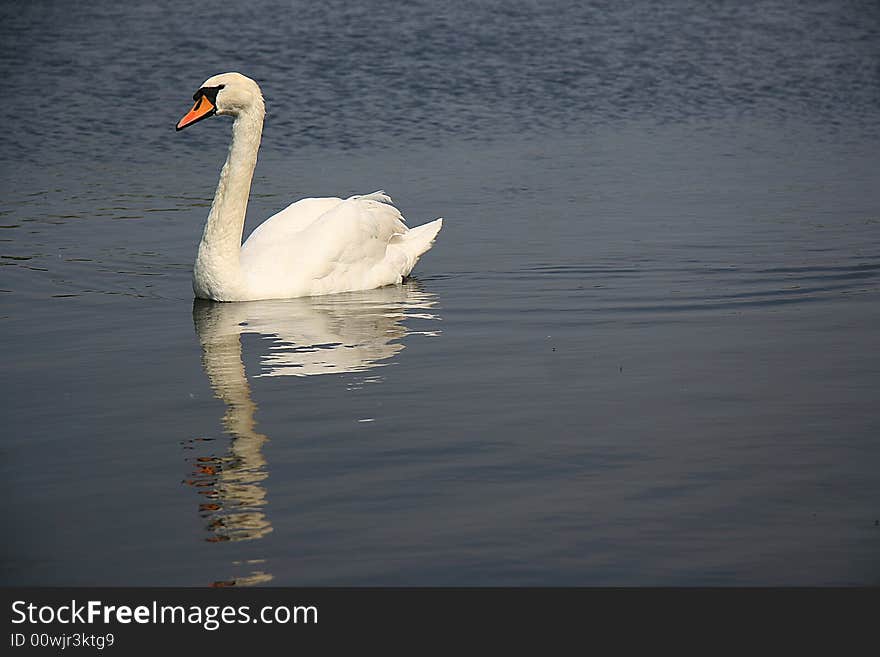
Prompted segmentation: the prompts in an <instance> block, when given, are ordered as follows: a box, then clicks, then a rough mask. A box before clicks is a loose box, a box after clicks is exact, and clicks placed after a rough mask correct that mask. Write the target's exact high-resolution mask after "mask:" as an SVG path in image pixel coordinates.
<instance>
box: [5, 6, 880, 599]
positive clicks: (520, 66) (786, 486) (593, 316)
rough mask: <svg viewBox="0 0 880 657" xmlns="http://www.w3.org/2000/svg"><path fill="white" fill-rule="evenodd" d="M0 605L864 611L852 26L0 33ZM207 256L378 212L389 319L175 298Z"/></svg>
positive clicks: (832, 12)
mask: <svg viewBox="0 0 880 657" xmlns="http://www.w3.org/2000/svg"><path fill="white" fill-rule="evenodd" d="M0 44H2V45H0V73H2V79H3V80H4V87H5V89H6V94H5V98H6V99H7V102H6V104H5V109H6V125H7V129H6V130H4V131H2V133H0V165H2V181H0V199H2V204H0V227H2V229H0V240H2V241H0V265H2V268H0V290H2V291H0V327H2V328H0V338H2V343H3V346H4V358H3V361H2V379H0V380H2V383H0V394H2V397H3V400H4V402H3V417H2V420H3V424H2V426H3V427H4V429H3V433H2V443H0V453H2V458H0V481H2V482H3V483H2V490H0V494H2V496H0V499H2V500H3V502H2V513H3V519H4V524H5V527H6V533H5V539H4V541H3V552H2V580H0V581H2V582H3V583H5V584H39V585H52V584H56V585H122V584H140V585H160V584H163V585H197V586H201V585H210V584H220V585H228V584H235V585H239V586H241V585H256V584H266V583H271V584H275V585H312V584H315V585H337V584H353V585H363V584H392V585H410V584H440V585H449V584H464V585H483V584H501V585H522V584H553V585H570V584H588V585H599V584H612V585H620V584H626V585H628V584H641V585H657V584H661V585H662V584H679V585H693V584H720V585H753V584H795V585H807V584H819V585H826V584H877V583H878V582H880V560H878V555H880V527H878V518H880V507H878V499H880V474H878V469H877V464H878V463H880V443H878V436H880V416H878V414H877V383H878V380H880V379H878V374H880V355H878V354H880V350H878V348H877V347H878V340H877V326H878V325H880V324H878V323H880V306H878V300H880V185H878V183H880V178H878V171H880V166H878V165H880V161H878V152H880V150H878V149H880V130H878V125H880V122H878V119H880V11H878V6H877V4H876V3H874V2H848V3H847V2H842V3H818V2H817V3H800V4H799V5H798V6H796V7H794V6H791V5H790V3H782V2H779V3H776V2H761V3H727V2H718V3H704V4H702V5H698V6H696V7H694V6H692V5H691V3H675V2H673V3H664V4H663V6H662V7H661V6H656V5H655V3H647V2H631V3H592V4H589V5H582V4H581V3H552V2H541V3H530V2H511V3H500V2H485V3H479V4H472V3H459V2H448V3H443V4H442V6H436V5H435V4H432V3H427V2H415V3H407V5H406V6H405V7H400V6H394V5H386V4H383V3H378V2H366V3H356V4H355V5H353V6H348V5H347V4H345V3H341V2H324V3H320V4H314V3H280V2H278V3H273V2H256V3H249V4H248V5H247V6H244V5H241V6H234V7H233V6H209V5H203V6H200V7H199V10H198V11H192V12H191V11H187V10H185V9H184V8H182V7H181V6H179V5H178V4H176V3H170V2H156V3H150V4H149V5H148V6H141V7H131V6H126V5H121V4H120V3H109V2H93V3H87V4H84V5H82V6H77V7H75V8H73V7H71V6H70V5H69V3H49V2H46V3H39V2H35V3H28V4H24V5H19V4H18V3H7V4H4V5H3V6H2V8H0ZM225 70H241V71H242V72H244V73H246V74H248V75H251V76H252V77H254V78H255V79H257V80H258V81H259V82H260V83H261V85H262V87H263V90H264V93H265V95H266V98H267V105H268V110H269V114H268V117H267V123H266V130H265V132H264V141H263V150H262V152H261V154H260V163H259V165H258V168H257V172H256V176H255V181H254V189H253V193H252V197H251V204H250V207H249V211H248V216H249V219H248V224H247V227H246V231H247V230H250V229H251V228H252V227H253V226H255V225H257V223H258V222H259V221H260V220H262V219H263V218H264V217H266V216H268V215H269V214H271V213H272V212H274V211H276V210H277V209H279V208H280V207H283V206H284V205H286V204H287V203H288V202H289V201H291V200H293V199H296V198H299V197H302V196H315V195H343V196H344V195H348V194H353V193H365V192H369V191H373V190H375V189H386V190H387V191H388V192H389V193H390V194H391V195H392V196H393V197H394V198H395V199H396V201H397V203H398V205H399V207H400V208H401V209H402V210H403V212H404V214H405V215H406V216H407V217H408V218H409V221H410V224H411V225H417V224H420V223H423V222H424V221H427V220H430V219H433V218H434V217H436V216H443V217H444V218H445V219H446V222H445V224H444V228H443V231H442V232H441V234H440V236H439V239H438V241H437V244H436V245H435V247H434V249H433V250H432V251H430V252H429V253H428V254H427V255H426V256H425V257H424V258H423V260H422V261H421V262H420V263H419V265H418V267H417V269H416V272H415V274H416V275H415V277H414V279H413V280H411V281H410V282H409V283H407V284H406V285H404V286H401V287H396V288H387V289H382V290H376V291H371V292H364V293H357V294H346V295H338V296H335V297H324V298H315V299H297V300H289V301H270V302H255V303H246V304H226V305H218V304H211V303H201V302H199V303H194V302H193V299H192V292H191V288H190V272H191V267H192V262H193V259H194V255H195V249H196V246H197V242H198V239H199V237H200V234H201V223H202V221H203V220H204V217H205V215H206V214H207V208H208V206H209V205H210V201H211V195H212V194H213V189H214V185H215V183H216V176H217V173H218V170H219V167H220V164H221V163H222V160H223V158H224V156H225V144H226V142H227V140H228V137H229V123H228V122H226V121H224V120H221V119H214V120H212V121H207V122H204V123H201V124H199V125H198V126H196V127H194V128H192V129H190V130H187V131H184V132H182V133H180V134H175V133H174V131H173V128H172V126H173V125H174V124H175V122H176V121H177V119H178V118H179V117H180V116H181V115H182V114H183V113H184V112H185V111H186V110H187V109H188V102H189V98H190V95H191V94H192V92H193V91H194V90H195V88H196V87H197V86H198V85H199V84H200V83H201V82H202V81H203V80H204V79H205V78H207V77H208V76H210V75H212V74H214V73H217V72H221V71H225Z"/></svg>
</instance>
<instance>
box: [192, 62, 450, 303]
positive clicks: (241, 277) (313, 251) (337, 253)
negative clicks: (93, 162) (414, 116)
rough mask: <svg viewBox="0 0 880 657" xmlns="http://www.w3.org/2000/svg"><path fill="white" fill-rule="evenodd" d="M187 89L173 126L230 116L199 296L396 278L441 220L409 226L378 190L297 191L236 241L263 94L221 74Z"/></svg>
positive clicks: (234, 297)
mask: <svg viewBox="0 0 880 657" xmlns="http://www.w3.org/2000/svg"><path fill="white" fill-rule="evenodd" d="M193 98H194V99H195V101H196V102H195V105H194V106H193V108H192V110H190V112H189V113H188V114H187V115H186V116H184V117H183V118H182V119H180V121H179V122H178V124H177V129H178V130H182V129H183V128H185V127H187V126H190V125H192V124H194V123H197V122H198V121H201V120H202V119H206V118H208V117H210V116H213V115H215V114H220V115H229V116H232V117H234V118H235V122H234V123H233V125H232V143H231V144H230V146H229V155H228V156H227V158H226V163H225V164H224V165H223V169H222V170H221V172H220V182H219V183H218V185H217V191H216V193H215V194H214V202H213V204H212V205H211V211H210V213H209V214H208V219H207V221H206V222H205V230H204V233H203V234H202V241H201V243H200V244H199V252H198V256H197V257H196V263H195V267H194V268H193V291H194V292H195V294H196V296H197V297H199V298H202V299H214V300H216V301H250V300H257V299H287V298H293V297H306V296H316V295H321V294H333V293H337V292H349V291H354V290H370V289H373V288H377V287H382V286H383V285H393V284H397V283H400V282H401V281H402V280H403V278H404V277H405V276H407V275H409V273H410V272H411V271H412V268H413V267H414V266H415V264H416V262H417V261H418V259H419V256H421V255H422V254H423V253H424V252H425V251H427V250H428V249H430V248H431V244H433V242H434V238H435V237H436V236H437V233H438V232H439V231H440V228H441V227H442V225H443V220H442V219H436V220H434V221H432V222H430V223H427V224H423V225H421V226H418V227H416V228H412V229H409V228H407V227H406V225H405V223H404V218H403V217H402V216H401V214H400V212H399V211H398V210H397V208H395V207H394V206H393V205H391V199H390V198H389V197H388V196H386V195H385V194H384V193H383V192H381V191H379V192H374V193H372V194H366V195H364V196H352V197H350V198H347V199H345V200H343V199H341V198H306V199H302V200H300V201H297V202H296V203H293V204H291V205H289V206H287V207H286V208H285V209H283V210H282V211H281V212H279V213H277V214H275V215H273V216H271V217H269V218H268V219H267V220H266V221H264V222H263V223H262V224H261V225H260V226H257V228H256V229H254V231H253V232H252V233H251V235H250V237H248V239H247V241H246V242H245V243H244V244H242V243H241V237H242V232H243V230H244V220H245V213H246V211H247V203H248V197H249V196H250V188H251V179H252V178H253V174H254V167H255V166H256V163H257V151H258V150H259V148H260V137H261V135H262V132H263V117H264V116H265V113H266V112H265V107H264V105H263V95H262V93H261V92H260V87H259V86H258V85H257V83H256V82H254V81H253V80H251V79H250V78H248V77H246V76H244V75H241V74H240V73H223V74H221V75H215V76H214V77H211V78H208V79H207V80H205V82H204V83H203V84H202V86H201V87H200V88H199V90H198V91H196V93H195V94H194V96H193Z"/></svg>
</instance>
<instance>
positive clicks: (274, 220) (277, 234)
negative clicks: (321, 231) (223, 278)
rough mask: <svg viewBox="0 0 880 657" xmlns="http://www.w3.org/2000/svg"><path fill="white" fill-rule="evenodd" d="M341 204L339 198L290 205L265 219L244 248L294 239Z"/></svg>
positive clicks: (298, 202) (317, 199)
mask: <svg viewBox="0 0 880 657" xmlns="http://www.w3.org/2000/svg"><path fill="white" fill-rule="evenodd" d="M340 203H342V199H341V198H304V199H300V200H299V201H296V202H295V203H291V204H290V205H288V206H287V207H286V208H284V209H283V210H281V211H279V212H276V213H275V214H273V215H272V216H271V217H269V218H268V219H266V221H264V222H263V223H261V224H260V225H259V226H257V227H256V228H254V230H253V232H251V234H250V235H249V236H248V238H247V240H245V243H244V245H242V250H244V249H245V248H256V249H259V248H261V245H262V244H263V243H265V242H276V241H278V240H287V239H294V236H295V235H296V233H299V232H300V231H302V230H304V229H305V228H307V227H308V226H309V225H311V224H312V223H313V222H314V221H315V220H316V219H318V218H319V217H320V216H321V215H323V214H324V213H325V212H327V211H328V210H330V209H332V208H334V207H335V206H337V205H339V204H340Z"/></svg>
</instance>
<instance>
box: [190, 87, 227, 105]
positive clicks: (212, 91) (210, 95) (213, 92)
mask: <svg viewBox="0 0 880 657" xmlns="http://www.w3.org/2000/svg"><path fill="white" fill-rule="evenodd" d="M225 86H226V85H225V84H218V85H217V86H216V87H202V88H201V89H199V90H198V91H197V92H195V93H194V94H193V100H198V99H199V98H201V97H202V96H204V97H206V98H207V99H208V100H210V101H211V104H212V105H216V104H217V92H218V91H220V90H221V89H222V88H223V87H225Z"/></svg>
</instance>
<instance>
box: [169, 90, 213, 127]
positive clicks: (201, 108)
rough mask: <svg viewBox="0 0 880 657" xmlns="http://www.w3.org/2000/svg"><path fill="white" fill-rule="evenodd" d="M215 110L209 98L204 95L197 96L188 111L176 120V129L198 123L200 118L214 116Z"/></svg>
mask: <svg viewBox="0 0 880 657" xmlns="http://www.w3.org/2000/svg"><path fill="white" fill-rule="evenodd" d="M216 111H217V108H216V107H214V104H213V103H212V102H211V101H210V100H208V99H207V98H206V97H205V96H199V98H198V100H197V101H196V104H195V105H193V108H192V109H191V110H190V111H189V113H188V114H187V115H186V116H184V117H183V118H182V119H180V121H178V122H177V129H178V130H183V129H184V128H185V127H187V126H188V125H192V124H193V123H198V122H199V121H201V120H202V119H207V118H208V117H209V116H214V113H215V112H216Z"/></svg>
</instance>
